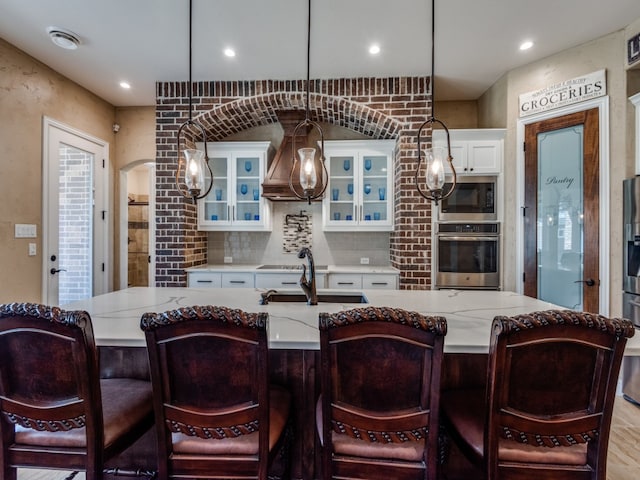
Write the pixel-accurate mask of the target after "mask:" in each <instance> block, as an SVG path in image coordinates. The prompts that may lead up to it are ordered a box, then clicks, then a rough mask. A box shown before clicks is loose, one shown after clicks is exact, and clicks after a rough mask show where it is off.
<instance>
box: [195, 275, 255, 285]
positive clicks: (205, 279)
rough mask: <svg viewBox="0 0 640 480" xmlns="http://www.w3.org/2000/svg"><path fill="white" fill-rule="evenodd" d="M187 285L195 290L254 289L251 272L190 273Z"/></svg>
mask: <svg viewBox="0 0 640 480" xmlns="http://www.w3.org/2000/svg"><path fill="white" fill-rule="evenodd" d="M187 285H188V286H189V287H195V288H253V285H254V279H253V273H251V272H188V273H187Z"/></svg>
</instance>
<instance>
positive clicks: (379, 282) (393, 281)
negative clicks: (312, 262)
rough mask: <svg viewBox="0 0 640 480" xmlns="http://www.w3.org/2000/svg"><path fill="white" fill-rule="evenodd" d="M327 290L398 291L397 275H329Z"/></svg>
mask: <svg viewBox="0 0 640 480" xmlns="http://www.w3.org/2000/svg"><path fill="white" fill-rule="evenodd" d="M329 288H344V289H351V288H363V289H374V288H381V289H388V290H397V289H398V275H396V274H392V273H362V274H361V273H331V274H329Z"/></svg>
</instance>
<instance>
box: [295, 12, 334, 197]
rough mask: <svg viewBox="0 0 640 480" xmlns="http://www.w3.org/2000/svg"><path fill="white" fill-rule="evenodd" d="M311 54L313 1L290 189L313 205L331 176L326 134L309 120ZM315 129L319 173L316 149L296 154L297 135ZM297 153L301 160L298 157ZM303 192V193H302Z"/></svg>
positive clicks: (308, 21) (305, 149) (302, 149)
mask: <svg viewBox="0 0 640 480" xmlns="http://www.w3.org/2000/svg"><path fill="white" fill-rule="evenodd" d="M310 52H311V0H308V2H307V84H306V88H307V91H306V105H305V117H304V120H302V121H301V122H300V123H298V125H296V128H295V129H294V130H293V138H292V143H291V151H292V155H293V161H292V162H291V163H292V166H291V172H290V173H289V188H290V189H291V192H292V193H293V194H294V195H295V196H296V197H298V198H299V199H300V200H306V201H307V202H309V205H311V200H315V199H318V198H321V197H322V196H323V195H324V192H325V190H326V189H327V183H328V178H329V174H328V172H327V167H326V166H325V158H324V132H323V131H322V128H320V125H319V124H318V123H316V122H313V121H311V120H310V119H309V65H310V56H311V54H310ZM307 127H313V128H315V129H317V130H318V132H319V133H320V152H319V155H320V164H321V165H322V169H321V171H320V172H318V167H317V165H316V149H315V148H306V147H305V148H300V149H298V151H297V152H296V134H297V133H298V130H300V129H301V128H307ZM296 153H297V154H298V156H299V159H298V158H297V157H296ZM296 170H297V171H298V175H299V176H298V185H296V184H295V183H294V177H295V175H296ZM300 190H301V191H300Z"/></svg>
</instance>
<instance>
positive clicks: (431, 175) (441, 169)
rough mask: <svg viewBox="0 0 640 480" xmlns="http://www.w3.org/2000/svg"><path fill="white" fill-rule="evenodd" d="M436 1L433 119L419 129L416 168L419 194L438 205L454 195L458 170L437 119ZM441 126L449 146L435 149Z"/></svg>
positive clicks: (444, 126)
mask: <svg viewBox="0 0 640 480" xmlns="http://www.w3.org/2000/svg"><path fill="white" fill-rule="evenodd" d="M435 25H436V17H435V0H431V117H430V118H429V119H428V120H427V121H426V122H424V123H423V124H422V125H421V126H420V128H419V129H418V166H417V167H416V189H417V190H418V193H419V194H420V195H421V196H422V197H423V198H425V199H426V200H429V201H431V202H433V203H434V204H435V205H437V204H438V202H439V201H440V200H442V199H443V198H447V197H448V196H449V195H451V194H452V193H453V190H454V188H456V169H455V168H454V167H453V157H452V156H451V140H450V139H449V129H448V128H447V126H446V125H445V124H444V123H442V122H441V121H440V120H438V119H437V118H436V117H435V110H436V107H435V105H436V96H435V78H436V73H435ZM436 123H437V124H439V125H440V126H441V127H442V128H443V129H444V132H445V134H446V138H447V146H446V148H443V147H434V146H433V126H434V124H436ZM427 126H430V127H431V132H432V138H431V148H427V149H425V152H424V153H423V152H422V144H421V140H420V139H421V137H422V131H423V130H424V129H425V127H427ZM423 157H424V161H425V186H426V189H423V187H421V186H420V178H419V177H420V166H421V164H422V162H423ZM447 165H448V168H449V170H450V171H451V176H452V178H451V182H450V187H448V188H445V177H446V172H445V168H446V167H447Z"/></svg>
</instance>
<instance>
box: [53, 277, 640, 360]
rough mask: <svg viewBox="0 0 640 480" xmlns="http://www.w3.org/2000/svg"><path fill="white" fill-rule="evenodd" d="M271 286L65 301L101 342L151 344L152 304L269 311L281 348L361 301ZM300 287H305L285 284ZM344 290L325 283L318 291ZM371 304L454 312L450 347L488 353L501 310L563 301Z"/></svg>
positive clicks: (133, 291)
mask: <svg viewBox="0 0 640 480" xmlns="http://www.w3.org/2000/svg"><path fill="white" fill-rule="evenodd" d="M263 291H264V290H263V289H246V288H238V289H236V288H165V287H149V288H145V287H134V288H128V289H125V290H119V291H116V292H111V293H107V294H105V295H100V296H97V297H94V298H91V299H88V300H81V301H77V302H73V303H70V304H67V305H64V308H65V309H68V310H86V311H87V312H89V314H90V315H91V318H92V321H93V329H94V335H95V338H96V343H97V344H98V345H99V346H103V345H114V346H144V345H145V340H144V334H143V332H142V331H141V330H140V318H141V316H142V314H143V313H145V312H163V311H166V310H172V309H176V308H179V307H186V306H192V305H224V306H227V307H230V308H240V309H243V310H246V311H252V312H258V311H266V312H268V313H269V347H270V348H274V349H308V350H318V349H319V348H320V341H319V333H318V327H317V325H318V314H319V313H320V312H329V313H333V312H338V311H340V310H344V309H348V308H355V307H358V306H363V305H357V304H346V303H345V304H341V303H320V304H319V305H316V306H309V305H307V304H306V303H277V302H276V303H270V304H269V305H260V304H259V299H260V293H261V292H263ZM278 291H279V292H280V291H282V292H300V289H291V290H285V289H279V290H278ZM323 292H338V293H345V291H344V290H329V289H320V290H318V293H323ZM362 292H363V293H364V294H365V296H366V297H367V299H368V300H369V305H375V306H388V307H397V308H404V309H406V310H414V311H418V312H421V313H424V314H429V315H442V316H444V317H446V319H447V324H448V333H447V336H446V338H445V352H449V353H486V352H488V350H489V335H490V327H491V321H492V320H493V317H494V316H496V315H513V314H517V313H527V312H532V311H535V310H545V309H550V308H557V307H556V306H554V305H552V304H550V303H547V302H543V301H540V300H536V299H533V298H530V297H526V296H524V295H520V294H517V293H513V292H499V291H479V290H437V291H436V290H426V291H425V290H420V291H418V290H366V289H365V290H362ZM625 355H633V356H637V355H640V335H636V336H635V337H633V338H632V339H630V340H629V342H628V343H627V348H626V351H625Z"/></svg>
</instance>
